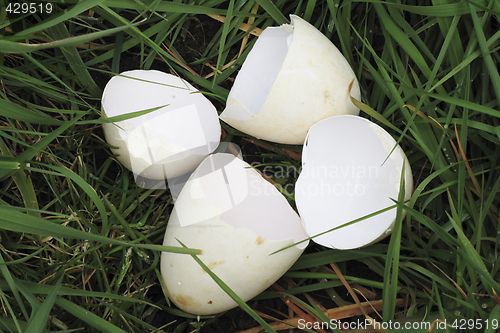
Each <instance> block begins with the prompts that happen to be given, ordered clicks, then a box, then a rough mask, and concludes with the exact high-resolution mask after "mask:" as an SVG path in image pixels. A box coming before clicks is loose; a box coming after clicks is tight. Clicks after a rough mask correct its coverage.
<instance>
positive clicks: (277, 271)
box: [161, 154, 307, 315]
mask: <svg viewBox="0 0 500 333" xmlns="http://www.w3.org/2000/svg"><path fill="white" fill-rule="evenodd" d="M305 238H307V235H306V234H305V232H304V229H303V227H302V224H301V221H300V218H299V216H298V215H297V213H296V212H295V211H294V210H293V209H292V208H291V207H290V205H289V204H288V202H287V200H286V199H285V198H284V197H283V195H282V194H281V193H279V192H278V190H277V189H276V188H275V187H274V186H273V185H271V184H270V183H268V182H267V181H266V180H264V179H263V178H262V176H261V175H260V174H258V172H257V171H256V170H254V169H253V168H251V167H250V166H249V165H248V164H247V163H245V162H243V161H241V160H240V159H237V158H235V157H234V156H233V155H231V154H214V155H211V156H209V157H207V158H206V159H205V160H204V161H203V162H202V163H201V164H200V166H199V167H198V168H197V169H196V170H195V172H194V173H193V174H192V175H191V177H190V179H189V180H188V182H187V183H186V185H185V186H184V188H183V189H182V191H181V193H180V194H179V197H178V198H177V201H176V203H175V206H174V209H173V211H172V214H171V216H170V220H169V222H168V225H167V230H166V233H165V239H164V242H163V244H164V245H171V246H179V242H178V241H177V240H179V241H180V242H182V243H183V244H185V245H186V246H188V247H193V248H197V249H201V250H202V251H203V254H201V255H199V259H201V260H202V261H203V263H205V265H207V266H208V268H209V269H210V270H211V271H213V272H214V273H215V274H216V275H217V276H218V277H219V278H221V279H222V281H224V282H225V283H226V284H227V285H228V286H229V287H230V288H231V289H232V290H233V291H234V292H235V293H236V294H237V295H238V296H239V297H240V298H242V299H243V300H244V301H248V300H250V299H251V298H253V297H255V296H256V295H258V294H259V293H261V292H262V291H264V290H265V289H266V288H268V287H269V286H270V285H271V284H272V283H274V282H275V281H276V280H277V279H278V278H279V277H280V276H281V275H283V274H284V273H285V272H286V271H287V270H288V269H289V268H290V266H291V265H292V264H293V263H294V262H295V261H296V260H297V259H298V257H299V256H300V254H301V253H302V251H303V250H304V248H305V247H306V245H307V242H304V243H302V244H299V245H296V246H293V247H291V248H288V249H286V250H283V251H281V252H278V253H276V254H273V255H270V254H271V253H273V252H275V251H277V250H280V249H282V248H284V247H286V246H289V245H291V244H293V243H294V242H298V241H301V240H303V239H305ZM161 272H162V277H163V279H164V281H165V285H166V288H167V292H168V296H169V299H170V300H171V301H172V302H173V303H174V304H175V305H177V306H178V307H179V308H180V309H182V310H184V311H186V312H189V313H192V314H196V315H208V314H215V313H218V312H221V311H225V310H228V309H231V308H233V307H235V306H237V304H236V303H235V302H234V301H233V300H232V298H231V297H229V296H228V295H227V294H226V293H225V292H224V291H223V290H222V289H221V288H220V287H219V286H218V285H217V284H216V283H215V282H214V281H213V280H212V278H211V277H210V276H209V275H208V274H207V273H206V272H205V271H204V270H203V269H202V268H201V267H200V266H199V265H198V263H196V261H195V260H194V259H193V258H192V257H190V256H186V255H183V254H175V253H169V252H162V257H161Z"/></svg>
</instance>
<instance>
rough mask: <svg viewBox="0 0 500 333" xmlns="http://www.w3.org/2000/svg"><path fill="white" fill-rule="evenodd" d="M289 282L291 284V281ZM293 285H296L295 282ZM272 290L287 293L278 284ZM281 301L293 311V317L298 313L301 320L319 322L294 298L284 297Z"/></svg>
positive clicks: (322, 331)
mask: <svg viewBox="0 0 500 333" xmlns="http://www.w3.org/2000/svg"><path fill="white" fill-rule="evenodd" d="M288 282H289V283H290V280H289V281H288ZM292 285H294V284H293V282H292ZM272 288H273V289H275V290H277V291H281V292H286V290H285V288H283V287H282V286H280V285H279V284H277V283H275V284H273V286H272ZM281 300H282V301H283V302H284V303H285V305H286V306H288V308H289V309H290V310H291V315H293V313H296V314H297V315H298V316H299V317H300V318H301V319H304V320H305V321H306V322H315V321H317V320H318V318H317V317H316V316H315V315H314V314H311V313H306V312H307V309H305V308H304V307H303V305H302V304H300V302H297V301H296V300H295V299H294V298H289V297H282V298H281ZM287 328H290V327H287ZM318 333H326V332H325V331H324V330H318Z"/></svg>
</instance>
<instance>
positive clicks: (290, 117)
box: [220, 15, 360, 145]
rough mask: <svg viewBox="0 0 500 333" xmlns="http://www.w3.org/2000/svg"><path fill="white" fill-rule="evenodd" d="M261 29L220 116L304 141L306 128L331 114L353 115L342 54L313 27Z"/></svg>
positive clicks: (245, 127) (273, 137)
mask: <svg viewBox="0 0 500 333" xmlns="http://www.w3.org/2000/svg"><path fill="white" fill-rule="evenodd" d="M290 17H291V24H284V25H282V26H280V27H269V28H266V29H265V30H264V31H263V32H262V34H261V35H260V36H259V38H258V40H257V42H256V43H255V45H254V46H253V48H252V50H251V51H250V53H249V54H248V56H247V58H246V60H245V62H244V63H243V66H242V68H241V70H240V71H239V73H238V75H237V77H236V80H235V82H234V84H233V87H232V88H231V91H230V93H229V96H228V99H227V103H226V108H225V109H224V111H223V113H222V114H221V115H220V118H221V119H222V120H223V121H224V122H226V123H228V124H229V125H231V126H233V127H235V128H237V129H238V130H240V131H242V132H244V133H247V134H250V135H252V136H254V137H256V138H259V139H264V140H268V141H273V142H278V143H285V144H300V145H302V144H304V140H305V137H306V134H307V131H308V130H309V128H310V127H311V126H312V125H313V124H315V123H316V122H318V121H320V120H322V119H325V118H328V117H331V116H335V115H342V114H352V115H358V114H359V109H358V108H357V107H355V106H354V104H353V103H352V102H351V100H350V97H349V85H350V83H351V82H352V81H353V80H354V84H353V85H352V90H351V92H350V93H351V95H352V96H353V97H354V98H356V99H358V100H359V99H360V90H359V85H358V82H357V80H356V77H355V75H354V72H353V71H352V69H351V67H350V65H349V63H348V62H347V60H346V59H345V58H344V56H343V55H342V53H340V51H339V50H338V49H337V48H336V47H335V45H333V44H332V42H331V41H330V40H329V39H328V38H327V37H325V36H324V35H323V34H322V33H321V32H320V31H319V30H317V29H316V28H315V27H314V26H312V25H311V24H309V23H308V22H306V21H304V20H303V19H301V18H300V17H298V16H295V15H291V16H290Z"/></svg>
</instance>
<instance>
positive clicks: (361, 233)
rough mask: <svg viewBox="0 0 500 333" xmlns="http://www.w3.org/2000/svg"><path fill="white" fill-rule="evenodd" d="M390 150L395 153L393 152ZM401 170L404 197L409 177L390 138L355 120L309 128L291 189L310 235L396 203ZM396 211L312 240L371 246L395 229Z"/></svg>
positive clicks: (334, 119) (409, 188)
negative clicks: (295, 179)
mask: <svg viewBox="0 0 500 333" xmlns="http://www.w3.org/2000/svg"><path fill="white" fill-rule="evenodd" d="M393 148H394V150H393ZM403 163H404V168H405V177H404V178H405V199H409V198H410V197H411V193H412V187H413V179H412V173H411V168H410V164H409V162H408V159H407V158H406V155H405V154H404V152H403V150H402V149H401V147H400V146H399V145H397V144H396V141H395V140H394V139H393V138H392V136H391V135H390V134H389V133H387V132H386V131H385V130H384V129H383V128H381V127H380V126H378V125H376V124H375V123H373V122H371V121H369V120H367V119H365V118H361V117H358V116H337V117H331V118H328V119H325V120H323V121H320V122H318V123H317V124H315V125H314V126H312V127H311V129H310V130H309V133H308V135H307V138H306V143H305V145H304V148H303V153H302V170H301V173H300V175H299V178H298V180H297V183H296V187H295V200H296V204H297V209H298V211H299V214H300V216H301V218H302V221H303V223H304V227H305V229H306V232H307V234H308V235H309V236H311V237H312V236H315V235H317V234H320V233H322V232H325V231H327V230H330V229H332V228H334V227H337V226H340V225H342V224H344V223H347V222H350V221H353V220H355V219H358V218H361V217H363V216H366V215H369V214H372V213H374V212H376V211H378V210H381V209H384V208H386V207H389V206H392V205H394V202H393V201H392V200H391V198H392V199H395V200H397V199H398V195H399V189H400V179H401V172H402V168H403ZM395 218H396V209H395V208H394V209H391V210H389V211H386V212H384V213H381V214H378V215H375V216H373V217H370V218H368V219H366V220H363V221H360V222H357V223H355V224H353V225H349V226H347V227H343V228H340V229H337V230H334V231H332V232H329V233H326V234H324V235H321V236H318V237H316V238H313V240H314V241H315V242H316V243H319V244H321V245H324V246H327V247H331V248H337V249H353V248H359V247H362V246H365V245H369V244H372V243H375V242H377V241H379V240H381V239H383V238H384V237H386V236H387V235H389V234H390V233H391V231H392V229H393V226H394V222H395Z"/></svg>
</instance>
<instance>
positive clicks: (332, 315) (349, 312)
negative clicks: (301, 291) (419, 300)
mask: <svg viewBox="0 0 500 333" xmlns="http://www.w3.org/2000/svg"><path fill="white" fill-rule="evenodd" d="M404 305H405V300H404V299H402V298H398V299H396V306H398V307H402V306H404ZM361 307H362V308H363V309H364V311H365V312H366V313H373V312H374V311H373V310H374V309H375V310H377V311H382V300H378V301H373V302H370V303H369V302H362V303H361ZM324 313H325V315H326V316H327V317H328V319H336V320H341V319H346V318H351V317H355V316H360V315H362V314H363V312H361V309H360V308H359V306H358V305H357V304H351V305H346V306H342V307H339V308H333V309H328V310H327V311H325V312H324ZM299 319H301V318H300V317H294V318H290V319H286V320H283V321H281V322H275V323H271V324H269V325H270V326H271V327H272V328H273V329H274V330H276V331H281V330H287V329H289V328H291V327H292V328H293V327H297V326H298V325H299ZM261 330H262V327H261V326H258V327H254V328H250V329H247V330H244V331H239V332H238V333H258V332H260V331H261ZM368 332H376V331H375V330H367V331H366V332H365V333H368Z"/></svg>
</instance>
